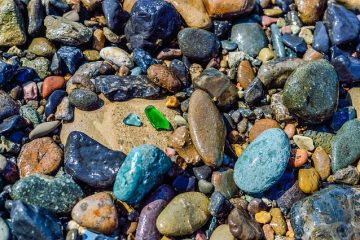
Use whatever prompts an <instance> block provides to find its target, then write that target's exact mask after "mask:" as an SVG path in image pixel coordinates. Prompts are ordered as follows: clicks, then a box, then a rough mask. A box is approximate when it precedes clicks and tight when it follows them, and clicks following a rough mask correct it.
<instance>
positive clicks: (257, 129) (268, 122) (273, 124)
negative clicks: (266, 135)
mask: <svg viewBox="0 0 360 240" xmlns="http://www.w3.org/2000/svg"><path fill="white" fill-rule="evenodd" d="M270 128H280V125H279V123H278V122H277V121H275V120H273V119H260V120H259V121H256V122H255V124H254V125H253V126H252V128H251V129H250V132H249V140H250V142H252V141H254V139H255V138H256V137H257V136H259V135H260V134H261V133H262V132H264V131H265V130H267V129H270Z"/></svg>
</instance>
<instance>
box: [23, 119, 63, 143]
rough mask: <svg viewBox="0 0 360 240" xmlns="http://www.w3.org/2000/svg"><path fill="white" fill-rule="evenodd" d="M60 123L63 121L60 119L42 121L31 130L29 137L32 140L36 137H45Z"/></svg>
mask: <svg viewBox="0 0 360 240" xmlns="http://www.w3.org/2000/svg"><path fill="white" fill-rule="evenodd" d="M60 124H61V122H59V121H51V122H44V123H41V124H39V125H37V126H36V127H35V128H34V129H33V130H32V131H31V132H30V134H29V138H30V139H31V140H32V139H35V138H40V137H44V136H46V135H48V134H49V133H51V132H53V131H54V130H55V129H56V128H57V127H58V126H59V125H60Z"/></svg>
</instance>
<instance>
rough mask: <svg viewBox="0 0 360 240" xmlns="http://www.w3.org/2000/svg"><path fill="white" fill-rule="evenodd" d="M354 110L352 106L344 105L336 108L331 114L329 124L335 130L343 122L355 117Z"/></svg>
mask: <svg viewBox="0 0 360 240" xmlns="http://www.w3.org/2000/svg"><path fill="white" fill-rule="evenodd" d="M355 115H356V111H355V108H354V107H345V108H340V109H338V110H337V111H336V112H335V113H334V115H333V116H332V119H331V123H330V126H331V128H332V129H333V130H334V131H335V132H336V131H337V130H339V129H340V128H341V126H342V125H344V123H346V122H347V121H349V120H352V119H354V118H355Z"/></svg>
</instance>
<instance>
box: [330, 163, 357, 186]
mask: <svg viewBox="0 0 360 240" xmlns="http://www.w3.org/2000/svg"><path fill="white" fill-rule="evenodd" d="M359 177H360V176H359V172H358V170H357V168H356V167H354V166H348V167H346V168H342V169H339V170H337V171H336V172H335V174H334V176H330V177H329V179H331V181H334V182H336V183H344V184H348V185H356V184H357V183H358V182H359Z"/></svg>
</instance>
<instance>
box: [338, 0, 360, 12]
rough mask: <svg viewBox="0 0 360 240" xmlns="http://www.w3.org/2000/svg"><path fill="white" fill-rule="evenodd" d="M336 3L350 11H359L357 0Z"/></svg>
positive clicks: (342, 0) (340, 0) (359, 3)
mask: <svg viewBox="0 0 360 240" xmlns="http://www.w3.org/2000/svg"><path fill="white" fill-rule="evenodd" d="M336 1H337V2H338V3H341V4H343V5H345V7H347V8H348V9H350V10H357V11H360V1H359V0H336Z"/></svg>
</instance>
